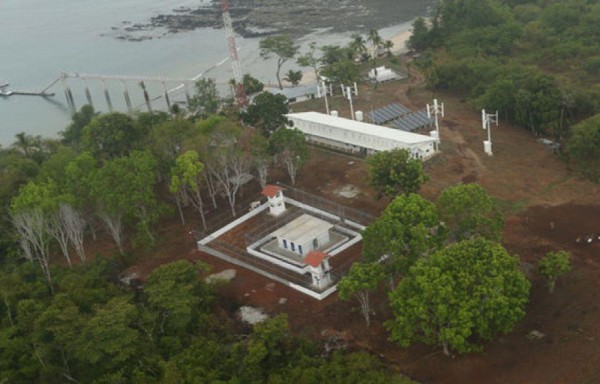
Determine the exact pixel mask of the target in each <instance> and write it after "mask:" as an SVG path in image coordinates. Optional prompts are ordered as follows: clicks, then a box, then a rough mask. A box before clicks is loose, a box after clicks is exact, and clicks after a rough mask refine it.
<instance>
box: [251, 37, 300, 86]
mask: <svg viewBox="0 0 600 384" xmlns="http://www.w3.org/2000/svg"><path fill="white" fill-rule="evenodd" d="M259 47H260V57H262V58H263V59H268V58H270V57H271V56H275V57H276V58H277V72H276V76H277V84H279V89H283V85H281V78H280V75H279V73H280V72H281V67H282V66H283V64H285V63H286V62H287V61H288V60H291V59H293V58H294V56H296V54H297V53H298V48H299V46H297V45H294V41H293V40H292V38H291V37H290V36H288V35H273V36H268V37H265V38H264V39H262V40H261V41H260V43H259Z"/></svg>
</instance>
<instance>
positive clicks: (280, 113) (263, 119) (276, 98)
mask: <svg viewBox="0 0 600 384" xmlns="http://www.w3.org/2000/svg"><path fill="white" fill-rule="evenodd" d="M288 112H289V108H288V105H287V99H286V98H285V96H283V95H274V94H272V93H270V92H262V93H260V94H259V95H258V96H256V97H255V98H254V100H253V102H252V104H251V105H250V106H248V110H247V111H246V112H244V113H242V120H243V121H244V123H246V124H248V125H251V126H253V127H256V128H258V129H259V130H260V132H261V133H262V134H263V135H264V136H265V137H269V136H270V135H271V134H272V133H273V132H275V131H276V130H277V129H279V128H281V127H284V126H286V125H287V123H288V119H287V118H286V117H285V115H286V114H287V113H288Z"/></svg>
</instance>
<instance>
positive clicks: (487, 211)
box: [437, 184, 504, 241]
mask: <svg viewBox="0 0 600 384" xmlns="http://www.w3.org/2000/svg"><path fill="white" fill-rule="evenodd" d="M437 206H438V209H439V212H440V218H441V220H442V221H443V222H444V224H445V226H446V228H447V229H448V231H449V235H450V238H451V239H452V240H453V241H460V240H468V239H473V238H475V237H483V238H486V239H488V240H493V241H500V240H501V239H502V230H503V229H504V220H503V218H502V214H501V213H500V212H499V211H498V209H497V208H496V206H495V204H494V200H493V199H492V198H491V196H490V195H488V193H487V192H486V190H485V189H484V188H483V187H482V186H480V185H479V184H459V185H456V186H453V187H449V188H446V189H445V190H443V191H442V193H441V194H440V197H439V198H438V201H437Z"/></svg>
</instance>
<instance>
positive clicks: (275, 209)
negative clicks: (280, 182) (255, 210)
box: [261, 184, 285, 216]
mask: <svg viewBox="0 0 600 384" xmlns="http://www.w3.org/2000/svg"><path fill="white" fill-rule="evenodd" d="M261 194H262V195H263V196H266V197H267V200H268V201H269V213H270V214H271V215H272V216H279V215H281V214H282V213H283V212H285V199H284V197H283V188H281V187H278V186H276V185H272V184H268V185H265V187H264V188H263V190H262V192H261Z"/></svg>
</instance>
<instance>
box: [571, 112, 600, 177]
mask: <svg viewBox="0 0 600 384" xmlns="http://www.w3.org/2000/svg"><path fill="white" fill-rule="evenodd" d="M567 154H568V156H569V161H570V162H571V164H572V165H573V167H574V168H575V169H576V170H577V171H578V172H579V173H581V174H582V175H584V176H585V177H587V178H589V179H590V180H592V181H594V182H596V183H600V114H597V115H595V116H593V117H591V118H589V119H586V120H584V121H582V122H581V123H579V124H577V125H575V126H574V127H573V134H572V136H571V138H570V139H569V141H568V143H567Z"/></svg>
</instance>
